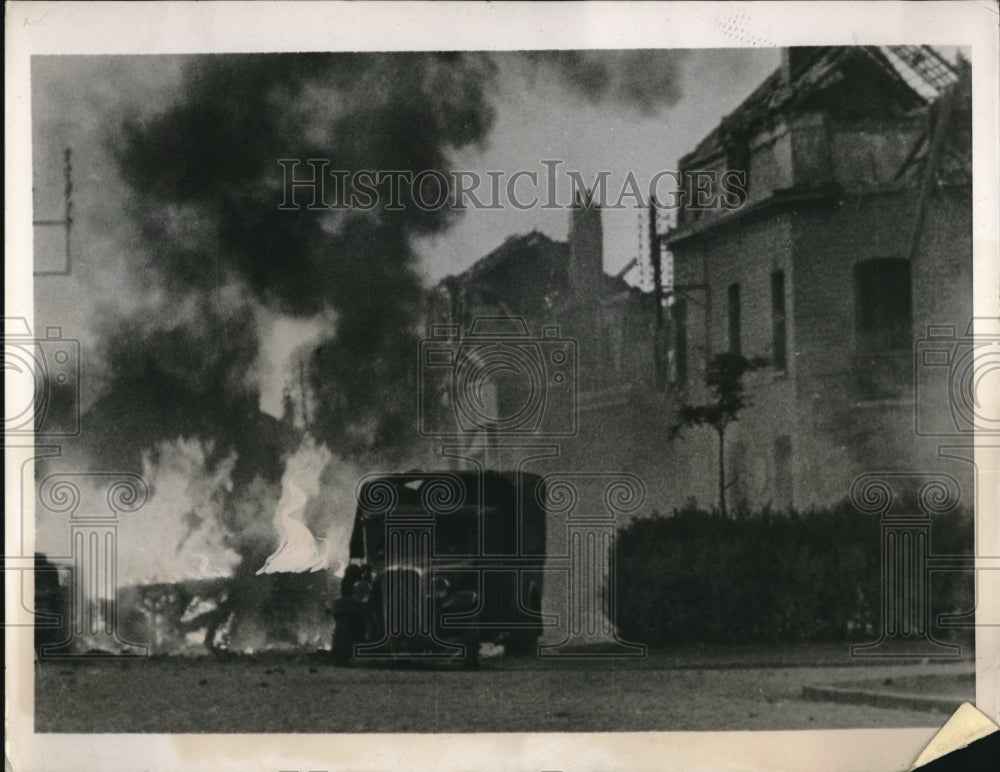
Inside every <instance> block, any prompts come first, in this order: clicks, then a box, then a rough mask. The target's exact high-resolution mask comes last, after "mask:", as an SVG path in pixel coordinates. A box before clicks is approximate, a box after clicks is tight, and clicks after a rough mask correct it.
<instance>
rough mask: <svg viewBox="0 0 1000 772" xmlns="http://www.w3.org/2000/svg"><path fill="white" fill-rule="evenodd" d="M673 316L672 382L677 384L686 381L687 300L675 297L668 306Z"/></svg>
mask: <svg viewBox="0 0 1000 772" xmlns="http://www.w3.org/2000/svg"><path fill="white" fill-rule="evenodd" d="M670 311H671V313H672V314H673V318H674V368H673V370H674V382H675V383H677V384H678V385H684V384H685V383H687V376H688V355H687V347H688V340H687V301H685V300H684V298H677V299H676V300H674V304H673V305H672V306H671V307H670Z"/></svg>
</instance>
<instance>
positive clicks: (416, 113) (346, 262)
mask: <svg viewBox="0 0 1000 772" xmlns="http://www.w3.org/2000/svg"><path fill="white" fill-rule="evenodd" d="M493 71H494V67H493V64H492V62H491V60H490V59H489V58H488V57H486V56H482V55H476V54H464V53H456V54H303V55H266V56H260V55H254V56H217V57H206V58H199V59H198V60H197V61H194V62H192V63H191V64H190V65H189V67H188V68H187V70H186V72H185V84H184V88H183V93H184V95H185V97H184V99H183V101H182V102H180V103H178V104H176V105H174V106H172V107H170V108H169V109H167V110H165V111H164V112H162V113H160V114H158V115H156V116H154V117H153V118H152V119H149V120H146V121H142V122H139V121H130V122H126V124H125V125H124V127H123V129H122V132H121V135H120V136H119V137H117V142H116V155H117V158H118V162H119V167H120V170H121V172H122V175H123V177H124V179H125V181H126V182H127V183H128V185H129V186H130V188H131V190H132V193H133V198H132V211H131V215H132V217H133V218H134V219H135V220H136V222H137V223H138V224H139V226H140V229H141V231H142V233H143V234H144V236H145V241H146V243H147V245H148V247H147V250H146V253H145V254H146V261H145V265H146V267H147V269H148V270H149V272H150V274H151V278H152V280H153V281H155V282H156V283H157V284H160V285H162V286H164V287H166V288H167V289H168V290H169V291H170V292H171V293H172V294H173V295H174V296H175V297H184V296H186V295H189V294H196V295H204V294H205V293H209V292H212V291H214V290H218V289H219V288H221V287H225V286H228V285H231V284H237V285H240V286H242V287H244V288H246V290H248V293H249V295H250V296H251V298H252V300H253V302H256V303H260V304H262V305H264V306H266V307H268V308H269V309H271V310H273V311H276V312H280V313H284V314H291V315H299V316H304V317H309V316H312V315H315V314H317V313H320V312H329V311H331V310H332V311H333V312H334V313H335V316H336V320H337V329H336V333H335V335H334V336H333V337H332V338H331V339H330V340H328V341H326V342H325V343H324V344H323V345H322V346H320V347H319V348H318V350H317V351H316V352H315V355H314V356H312V357H311V358H310V362H309V367H310V371H309V379H310V382H311V384H312V386H313V388H314V391H315V402H316V404H315V405H313V406H312V408H313V409H312V416H311V419H312V421H313V424H314V425H313V427H312V430H313V432H314V433H315V434H316V435H317V438H318V439H320V440H323V441H326V442H327V444H328V445H329V446H330V447H332V448H334V449H336V450H337V451H339V452H341V453H344V454H348V455H354V456H366V455H370V454H373V453H374V454H378V455H382V454H384V453H386V452H389V451H392V450H394V449H398V448H402V447H405V445H406V444H407V442H408V441H409V440H410V438H411V437H412V436H413V434H414V432H413V426H414V424H413V417H412V406H413V404H414V396H413V395H414V392H413V389H414V382H413V379H412V375H413V368H412V366H411V365H410V361H409V360H410V359H411V358H412V356H413V354H414V352H415V351H416V340H417V338H416V334H417V330H416V323H417V321H418V319H417V314H418V309H419V305H420V296H421V292H422V289H421V285H420V281H419V278H418V276H417V274H416V272H415V270H414V259H415V258H414V252H413V250H412V248H411V239H412V237H414V236H417V235H421V234H427V233H434V232H437V231H440V230H441V229H443V228H444V227H446V226H447V224H448V222H449V220H450V217H451V216H452V213H451V212H449V211H448V210H447V209H439V210H437V211H428V210H426V209H422V208H420V207H418V206H415V205H414V204H413V202H412V201H410V200H409V199H408V198H407V196H406V189H405V186H404V195H403V200H402V202H401V203H402V208H401V209H399V210H398V211H392V210H388V209H387V208H386V203H387V201H388V198H389V197H388V195H387V194H388V190H383V191H382V192H383V193H385V194H386V195H383V196H381V197H380V199H379V202H378V205H377V206H376V208H375V209H374V210H372V211H367V212H361V211H356V210H355V211H348V212H333V213H330V212H315V211H309V210H307V209H305V208H304V207H303V208H302V209H298V210H293V211H287V210H279V208H278V207H279V204H280V203H281V201H282V196H283V194H284V190H283V174H284V171H283V169H282V167H281V166H279V164H278V160H279V159H288V158H291V159H303V160H305V159H309V158H323V159H328V160H329V162H330V168H331V169H338V170H347V171H352V172H353V171H357V170H376V171H379V170H405V171H413V172H416V171H421V170H425V169H435V170H439V171H442V172H445V171H447V170H448V169H449V153H450V152H451V150H452V149H454V148H459V147H462V146H464V145H467V144H469V143H474V142H478V141H480V140H482V139H483V138H484V137H485V136H486V134H487V132H488V130H489V128H490V126H491V123H492V119H493V111H492V106H491V102H490V100H489V98H488V95H487V93H486V90H487V89H488V88H489V86H490V83H491V79H492V75H493ZM303 168H305V169H306V173H308V171H309V167H307V166H304V165H303ZM299 173H300V174H302V172H299ZM329 187H330V188H331V189H332V188H333V185H332V183H331V184H330V186H329ZM330 195H331V196H333V195H334V193H333V191H332V190H331V193H330ZM303 198H306V199H308V194H307V193H306V194H303ZM305 203H308V200H306V201H305ZM217 321H218V320H213V318H212V317H208V318H206V319H205V324H207V325H211V324H213V323H214V322H217ZM229 332H230V331H226V333H225V334H223V331H222V330H218V333H219V334H218V335H215V334H214V333H213V332H211V331H209V332H207V333H201V336H202V337H208V338H213V337H217V338H218V339H219V340H220V341H221V340H224V339H225V338H226V336H227V335H228V333H229ZM251 339H252V338H251ZM180 345H181V346H183V345H184V344H183V342H181V343H180ZM235 345H236V346H241V345H243V343H242V342H237V343H235ZM114 356H115V355H114V354H112V357H113V358H114ZM130 356H131V354H130ZM121 372H122V376H123V378H126V379H134V373H131V372H129V371H128V370H124V371H121ZM236 380H237V381H240V379H236ZM118 386H119V388H115V389H113V391H115V392H118V393H122V392H126V391H129V390H130V389H131V388H132V384H130V383H120V384H118ZM216 396H218V395H216ZM245 396H246V395H242V394H237V395H236V397H237V400H236V401H237V402H238V401H240V400H242V399H243V397H245ZM196 412H197V411H196ZM210 423H211V424H212V425H217V423H218V422H210ZM223 436H225V435H223ZM241 459H242V454H241ZM240 464H241V465H242V460H241V462H240Z"/></svg>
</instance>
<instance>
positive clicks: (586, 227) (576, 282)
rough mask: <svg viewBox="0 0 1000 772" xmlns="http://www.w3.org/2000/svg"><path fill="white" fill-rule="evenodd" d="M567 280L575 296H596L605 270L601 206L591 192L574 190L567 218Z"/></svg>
mask: <svg viewBox="0 0 1000 772" xmlns="http://www.w3.org/2000/svg"><path fill="white" fill-rule="evenodd" d="M569 267H570V283H571V286H572V288H573V294H574V296H575V297H576V299H577V300H586V299H588V298H596V297H597V294H598V292H599V290H600V284H601V277H602V274H603V273H604V229H603V228H602V227H601V207H600V205H599V204H597V203H595V202H594V200H593V197H592V195H591V194H590V193H588V194H587V197H586V200H584V199H582V198H581V197H580V195H579V193H577V195H576V200H575V201H574V202H573V206H572V208H571V209H570V221H569Z"/></svg>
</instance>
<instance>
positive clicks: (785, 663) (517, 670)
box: [35, 647, 973, 733]
mask: <svg viewBox="0 0 1000 772" xmlns="http://www.w3.org/2000/svg"><path fill="white" fill-rule="evenodd" d="M972 671H973V665H972V663H971V661H969V660H964V661H961V662H952V663H944V664H932V663H926V662H925V663H918V664H912V663H910V664H874V665H872V664H858V663H853V664H852V663H851V661H850V659H849V658H848V657H847V656H846V652H845V651H844V648H843V647H825V648H824V647H799V648H788V649H777V650H776V649H747V648H741V649H699V650H686V651H660V652H651V653H650V654H649V656H647V657H646V658H645V659H643V660H641V661H637V662H635V661H633V662H622V661H610V662H609V661H601V660H586V661H558V662H550V661H538V660H536V659H533V658H528V659H517V660H514V659H509V658H498V659H491V660H487V661H485V662H484V663H483V667H482V669H481V670H479V671H472V672H470V671H463V670H460V669H458V668H456V667H453V666H450V665H449V666H444V667H442V666H437V667H428V666H421V667H415V666H407V667H404V666H400V665H393V666H373V665H366V666H364V667H354V668H336V667H333V666H331V665H330V664H329V662H328V660H327V659H326V657H324V656H320V655H278V654H268V655H261V656H256V657H246V656H241V657H233V658H230V659H214V658H209V657H203V658H173V659H169V658H164V659H149V660H139V661H132V662H123V661H114V660H112V661H90V662H72V663H71V662H43V663H42V664H41V666H40V667H39V669H38V671H37V679H36V706H35V715H36V731H39V732H155V733H178V732H488V731H494V732H524V731H546V732H559V731H696V730H777V729H832V728H885V727H925V726H926V727H937V726H940V725H942V724H943V723H944V721H945V720H946V718H947V716H946V715H944V714H943V713H941V712H935V711H934V710H930V709H927V710H915V709H901V708H892V707H875V706H870V705H856V704H838V703H834V702H826V701H820V700H816V701H813V700H809V699H805V698H803V696H802V694H803V687H807V686H810V685H817V684H837V683H845V684H846V683H857V682H859V681H864V682H866V683H876V684H877V683H881V682H886V679H889V682H891V683H894V684H895V685H896V686H897V687H899V685H901V684H902V685H908V686H909V688H910V689H911V690H918V691H919V690H920V689H922V688H923V684H924V681H923V677H926V676H930V675H936V676H938V678H935V679H931V681H930V683H932V684H933V686H934V690H935V691H936V692H940V691H941V690H942V689H948V690H951V691H952V692H954V693H955V694H956V695H958V696H964V694H965V692H966V691H968V690H970V689H971V688H972V681H971V679H970V678H969V676H968V674H969V673H971V672H972ZM960 693H961V694H960ZM967 696H968V697H969V698H970V699H971V698H972V697H973V694H971V693H970V694H968V695H967Z"/></svg>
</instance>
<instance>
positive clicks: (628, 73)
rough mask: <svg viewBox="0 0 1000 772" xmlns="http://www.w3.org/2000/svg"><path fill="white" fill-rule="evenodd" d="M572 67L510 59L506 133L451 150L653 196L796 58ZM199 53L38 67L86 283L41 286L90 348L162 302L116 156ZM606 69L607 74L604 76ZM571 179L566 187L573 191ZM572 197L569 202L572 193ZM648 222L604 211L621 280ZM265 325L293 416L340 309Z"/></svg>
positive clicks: (46, 203)
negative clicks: (313, 345) (660, 176)
mask: <svg viewBox="0 0 1000 772" xmlns="http://www.w3.org/2000/svg"><path fill="white" fill-rule="evenodd" d="M572 57H573V55H572V54H571V55H570V58H569V59H566V58H558V59H553V60H552V61H542V62H539V61H537V60H534V59H531V58H530V57H528V56H523V55H513V56H511V55H508V56H504V55H500V56H496V57H494V58H495V61H496V67H497V72H496V76H495V77H494V78H493V79H492V81H491V83H490V84H489V86H488V87H487V88H486V91H487V97H488V99H489V100H490V101H491V104H492V107H493V111H494V112H493V122H492V125H491V126H490V127H489V128H488V130H487V131H486V132H485V133H484V135H483V136H482V137H480V138H479V140H478V141H476V142H472V143H469V144H466V145H464V146H462V147H458V148H452V149H450V150H449V152H448V155H449V161H450V163H451V167H452V168H453V169H462V170H469V171H475V172H478V173H479V174H485V173H486V172H487V171H490V170H495V171H498V172H502V173H504V174H505V175H511V174H513V173H514V172H515V171H517V170H526V171H534V172H537V173H538V174H539V175H540V176H544V168H545V167H544V166H543V165H542V162H543V161H549V162H552V161H559V162H561V166H560V167H559V172H560V174H561V175H562V174H564V173H565V172H567V171H576V172H578V173H579V174H580V175H581V176H582V179H583V180H585V181H589V180H592V179H594V175H595V174H596V173H597V172H598V171H601V170H606V171H608V172H609V173H610V176H609V178H608V179H609V190H611V191H617V190H618V189H619V188H620V186H621V185H622V184H623V182H624V180H625V178H626V176H627V175H629V174H632V175H634V176H635V177H636V179H637V180H638V181H639V182H640V184H642V185H645V184H646V182H647V181H648V179H649V178H650V177H651V176H652V175H653V174H655V173H656V172H658V171H663V170H668V169H673V168H675V167H676V164H677V160H678V158H679V157H680V156H682V155H683V154H684V153H686V152H688V151H690V150H691V149H692V148H693V147H694V145H695V144H696V143H697V142H698V141H699V140H700V139H701V138H702V137H703V136H704V135H705V134H707V133H708V132H709V131H710V130H711V129H712V128H714V126H715V125H716V124H717V123H718V121H719V120H720V119H721V118H722V117H723V116H724V115H725V114H726V113H728V112H729V111H731V110H732V109H734V108H735V107H736V106H737V105H738V104H739V102H740V101H741V100H742V99H743V98H745V97H746V96H747V95H748V94H749V93H750V92H751V91H752V90H753V89H754V88H755V87H756V86H757V85H758V84H759V83H760V81H761V80H763V79H764V78H765V77H766V76H767V75H768V74H770V72H771V71H773V69H774V68H775V67H776V66H777V65H778V62H779V59H780V55H779V52H778V50H777V49H732V50H691V51H674V52H647V53H646V54H644V53H643V52H629V53H628V54H617V53H616V52H590V53H588V54H580V55H579V58H572ZM195 58H196V57H179V56H89V57H43V58H37V57H36V59H35V61H34V62H33V66H32V126H33V129H32V141H33V150H32V159H33V184H34V191H33V204H34V211H35V214H34V217H35V219H36V220H37V219H58V218H59V217H61V216H62V206H63V189H64V184H65V183H64V176H63V149H64V148H66V147H70V148H71V149H72V165H73V172H72V180H73V207H74V210H73V218H74V228H73V237H72V271H71V275H69V276H65V277H64V276H45V277H38V278H36V285H35V313H36V320H35V326H36V328H42V327H44V326H46V325H60V326H62V327H63V328H64V330H65V332H64V334H66V335H71V336H73V337H77V338H79V339H80V340H81V341H82V344H83V347H84V351H85V352H86V351H87V350H88V349H93V348H94V347H95V346H97V344H98V343H99V333H98V328H99V326H100V324H99V323H100V320H101V319H102V318H104V317H106V316H107V315H108V314H109V313H120V314H121V313H132V312H134V311H135V310H136V309H140V308H142V307H143V306H144V305H145V304H149V303H152V302H155V301H156V300H157V299H158V298H159V299H162V288H161V287H160V286H159V285H158V280H157V278H156V277H155V276H154V275H153V272H151V271H150V270H149V267H148V264H147V263H144V262H143V261H139V260H136V259H135V256H136V254H137V253H138V251H139V250H140V246H139V242H140V235H139V234H138V233H137V229H136V226H135V223H134V222H133V220H134V219H135V218H134V217H133V216H132V215H131V214H130V209H131V208H134V207H135V206H136V204H137V197H136V195H135V193H134V191H133V190H130V189H129V188H128V186H127V185H125V184H124V183H123V181H122V179H121V174H120V170H119V169H118V168H117V166H116V163H115V158H114V155H113V153H112V147H113V146H114V143H115V141H116V138H117V137H119V136H120V132H121V125H122V123H123V122H124V121H126V120H139V121H142V120H148V119H150V118H152V117H154V116H156V115H157V114H159V113H161V112H162V111H164V110H165V109H167V108H168V107H169V106H171V105H175V104H177V103H179V102H183V100H184V99H185V98H186V94H185V85H184V80H183V73H184V71H185V67H189V66H190V65H191V64H192V60H193V59H195ZM647 60H648V62H647ZM595 67H596V68H597V69H596V73H597V75H598V76H599V77H596V78H593V77H590V76H591V75H594V68H595ZM601 68H604V69H601ZM608 73H610V75H609V74H608ZM588 78H589V79H588ZM637 84H638V85H637ZM322 97H323V95H322V92H321V91H320V92H319V93H318V94H317V95H316V97H315V102H314V104H312V105H311V104H310V103H308V102H307V103H306V104H307V105H308V107H307V108H305V109H308V110H309V112H310V114H311V116H312V117H313V118H316V117H317V116H319V117H322V116H324V115H325V114H326V113H325V111H328V110H329V109H330V108H329V106H328V104H327V103H326V102H325V101H324V100H323V98H322ZM313 107H314V109H313ZM178 152H179V153H183V149H181V150H179V151H178ZM333 152H334V150H333V149H331V154H333ZM277 173H278V169H277V167H275V174H277ZM565 181H566V178H565V177H562V176H561V177H560V185H561V186H562V184H563V183H564V182H565ZM560 190H561V191H562V190H567V191H568V185H567V186H566V187H561V188H560ZM567 196H568V193H563V192H561V193H560V197H561V198H563V199H564V200H563V201H562V203H568V201H566V200H565V198H566V197H567ZM629 203H632V202H631V201H629ZM146 204H147V202H143V205H146ZM167 214H170V213H169V212H168V213H167ZM640 214H641V213H640V212H639V211H637V210H636V209H634V208H629V209H626V210H619V211H605V212H604V214H603V222H604V230H605V243H604V247H605V269H606V271H607V272H609V273H616V272H617V271H618V270H620V269H621V268H622V266H624V265H625V264H626V263H628V261H629V260H630V259H632V258H634V257H636V256H637V254H638V252H639V249H640V234H641V232H642V229H641V226H640V219H639V218H640ZM185 216H189V213H185ZM568 219H569V218H568V213H567V212H566V211H565V210H563V209H555V210H542V209H541V208H539V207H534V208H531V209H528V210H527V211H522V210H516V209H514V208H512V207H509V206H507V207H505V208H503V209H501V210H490V211H482V210H479V211H477V210H471V209H470V210H469V211H466V212H464V213H462V214H461V216H459V217H456V218H454V219H453V220H452V221H451V225H450V227H449V228H447V229H445V230H436V231H433V232H431V233H429V234H427V235H420V234H417V235H415V236H414V237H413V238H412V246H413V249H414V251H415V253H416V255H417V258H418V259H417V262H416V265H415V266H414V267H415V270H416V271H417V273H418V275H419V276H420V278H421V280H422V281H423V283H424V284H425V285H428V286H429V285H431V284H432V283H434V282H436V281H438V280H440V279H441V278H442V277H443V276H445V275H448V274H451V273H456V272H459V271H462V270H464V269H465V268H467V267H468V266H470V265H471V264H472V263H474V262H475V261H476V260H477V259H479V258H480V257H483V256H484V255H486V254H488V253H489V252H490V251H491V250H493V249H494V248H495V247H497V246H498V245H500V244H501V243H502V242H503V241H504V240H505V239H506V238H508V237H510V236H512V235H517V234H523V233H528V232H530V231H532V230H535V229H537V230H539V231H541V232H543V233H545V234H547V235H548V236H550V237H551V238H554V239H565V238H566V234H567V227H568ZM35 251H36V253H35V265H36V270H59V269H60V268H61V267H62V266H64V265H65V253H64V249H63V246H62V233H61V229H59V228H51V227H39V228H36V229H35ZM258 317H259V318H258V323H259V327H260V329H261V340H262V343H261V356H260V363H259V367H258V377H259V378H260V380H261V386H262V397H261V404H262V407H263V409H265V410H266V411H267V412H271V413H277V412H278V410H279V409H280V397H281V392H282V389H283V388H284V386H286V385H287V383H288V381H289V378H290V373H289V363H288V361H286V360H287V358H288V353H289V351H293V350H295V349H297V348H298V347H299V346H301V345H302V344H303V343H304V342H307V341H309V340H312V339H314V338H317V337H318V336H321V334H322V332H323V331H324V330H327V329H329V327H330V324H331V319H330V315H329V314H326V315H323V314H318V315H315V316H312V317H308V316H303V315H302V314H296V315H287V314H282V313H280V312H276V311H275V310H274V309H273V308H268V307H265V306H261V307H259V308H258ZM92 359H93V358H92ZM100 380H101V372H100V367H99V366H98V368H96V371H93V369H92V372H91V377H90V379H89V381H88V382H85V384H84V394H83V400H84V403H85V404H86V402H87V401H88V399H93V398H95V396H96V394H97V393H99V391H100V389H101V383H100Z"/></svg>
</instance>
